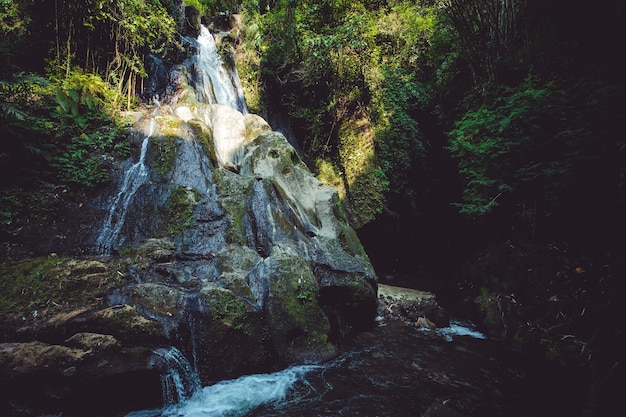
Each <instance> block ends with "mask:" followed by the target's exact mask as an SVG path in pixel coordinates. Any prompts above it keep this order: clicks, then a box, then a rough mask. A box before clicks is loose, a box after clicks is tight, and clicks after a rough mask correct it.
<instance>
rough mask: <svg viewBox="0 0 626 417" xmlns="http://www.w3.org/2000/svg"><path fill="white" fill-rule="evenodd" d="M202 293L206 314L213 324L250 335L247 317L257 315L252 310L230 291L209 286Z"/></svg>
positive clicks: (250, 328) (250, 329)
mask: <svg viewBox="0 0 626 417" xmlns="http://www.w3.org/2000/svg"><path fill="white" fill-rule="evenodd" d="M203 291H204V301H205V303H206V305H207V306H208V308H209V313H208V314H209V316H210V318H211V320H212V321H213V322H219V324H220V325H222V326H225V327H227V328H232V329H235V330H240V331H242V332H243V333H245V334H248V335H249V334H251V333H252V331H253V329H252V327H251V325H250V322H249V320H248V316H249V315H250V314H256V313H257V312H256V310H255V309H254V308H252V307H251V306H250V305H249V304H248V303H246V302H245V301H244V300H242V299H241V298H240V297H238V296H237V295H236V294H235V293H233V292H232V291H230V290H226V289H224V288H220V287H218V286H210V287H209V288H208V289H207V288H205V289H204V290H203Z"/></svg>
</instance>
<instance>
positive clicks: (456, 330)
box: [436, 320, 487, 342]
mask: <svg viewBox="0 0 626 417" xmlns="http://www.w3.org/2000/svg"><path fill="white" fill-rule="evenodd" d="M436 333H437V334H438V335H440V336H443V337H444V338H445V339H446V340H447V341H448V342H451V341H452V339H454V337H455V336H469V337H473V338H475V339H486V338H487V337H486V336H485V335H484V334H482V333H481V332H479V331H477V330H475V328H474V325H473V324H472V323H470V322H467V321H455V320H451V321H450V326H449V327H443V328H441V329H437V330H436Z"/></svg>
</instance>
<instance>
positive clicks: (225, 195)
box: [213, 168, 252, 246]
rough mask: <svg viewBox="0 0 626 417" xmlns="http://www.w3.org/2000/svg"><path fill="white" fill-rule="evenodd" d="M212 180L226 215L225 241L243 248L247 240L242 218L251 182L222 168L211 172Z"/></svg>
mask: <svg viewBox="0 0 626 417" xmlns="http://www.w3.org/2000/svg"><path fill="white" fill-rule="evenodd" d="M213 179H214V181H215V184H216V186H217V193H218V194H219V204H220V206H221V207H222V209H223V210H224V212H225V213H227V215H228V229H227V236H226V240H227V242H229V243H233V244H239V245H244V246H245V245H246V243H247V240H246V234H245V230H244V217H245V214H246V199H247V196H248V195H249V194H250V190H251V188H252V180H251V179H250V178H246V177H242V176H240V175H237V174H235V173H233V172H230V171H229V170H226V169H223V168H219V169H216V170H214V171H213Z"/></svg>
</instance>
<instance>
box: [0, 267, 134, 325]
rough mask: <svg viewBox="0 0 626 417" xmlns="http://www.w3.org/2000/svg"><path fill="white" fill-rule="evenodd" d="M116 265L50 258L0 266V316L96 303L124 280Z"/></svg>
mask: <svg viewBox="0 0 626 417" xmlns="http://www.w3.org/2000/svg"><path fill="white" fill-rule="evenodd" d="M123 271H124V268H122V266H121V265H120V264H117V263H111V264H105V263H102V262H99V261H89V260H76V259H72V258H59V257H56V256H54V255H51V256H49V257H45V258H35V259H30V260H26V261H22V262H13V261H6V262H3V263H1V264H0V316H6V315H8V314H17V315H24V316H29V315H32V314H33V313H34V312H35V311H36V310H41V309H44V308H48V307H59V306H63V305H88V304H91V303H94V302H98V301H99V299H100V298H101V297H102V296H103V294H105V293H106V291H108V290H109V289H111V288H114V287H116V286H119V285H121V283H122V282H123V281H124V280H125V273H124V272H123Z"/></svg>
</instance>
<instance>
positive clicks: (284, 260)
mask: <svg viewBox="0 0 626 417" xmlns="http://www.w3.org/2000/svg"><path fill="white" fill-rule="evenodd" d="M268 261H269V263H270V265H269V268H268V269H269V270H270V271H271V272H270V273H271V278H270V279H271V282H270V286H271V290H270V294H269V299H268V303H267V310H268V315H269V319H270V323H271V327H272V329H271V331H272V334H273V337H274V338H275V341H276V346H277V348H278V349H279V354H280V355H281V356H283V357H284V358H285V359H286V360H287V361H288V362H292V361H293V362H298V361H303V360H304V361H307V360H319V359H322V358H327V357H329V356H332V355H334V354H335V348H334V346H333V345H332V344H331V343H330V342H329V333H330V324H329V323H328V319H327V318H326V316H325V315H324V313H323V311H322V310H321V308H320V307H319V305H318V300H317V297H318V291H319V284H318V283H317V280H316V278H315V275H314V274H313V272H312V271H311V268H310V267H309V265H308V263H307V262H306V261H305V260H304V259H302V258H300V257H298V256H296V255H295V254H292V253H289V252H287V251H285V250H283V249H280V248H278V247H276V248H275V249H274V250H273V251H272V254H271V255H270V258H269V259H268V260H266V263H267V262H268Z"/></svg>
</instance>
